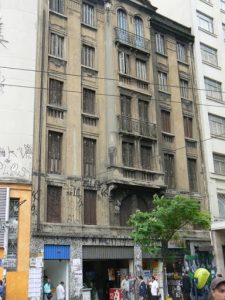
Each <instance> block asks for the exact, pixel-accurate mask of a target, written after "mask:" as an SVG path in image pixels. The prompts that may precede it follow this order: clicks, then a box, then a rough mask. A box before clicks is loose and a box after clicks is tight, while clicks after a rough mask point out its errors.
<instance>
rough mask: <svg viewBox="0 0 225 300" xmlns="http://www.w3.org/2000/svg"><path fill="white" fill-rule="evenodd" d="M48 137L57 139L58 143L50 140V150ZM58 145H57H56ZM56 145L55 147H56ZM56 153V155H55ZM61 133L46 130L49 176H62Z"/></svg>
mask: <svg viewBox="0 0 225 300" xmlns="http://www.w3.org/2000/svg"><path fill="white" fill-rule="evenodd" d="M50 135H52V136H54V138H56V137H57V138H58V141H56V140H54V141H53V140H51V142H52V145H51V148H50ZM57 143H58V144H57ZM56 144H57V147H56ZM56 152H58V153H56ZM62 153H63V133H62V132H58V131H54V130H48V155H47V158H48V173H49V174H62V158H63V154H62Z"/></svg>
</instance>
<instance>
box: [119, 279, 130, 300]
mask: <svg viewBox="0 0 225 300" xmlns="http://www.w3.org/2000/svg"><path fill="white" fill-rule="evenodd" d="M121 289H122V298H123V299H128V296H129V290H130V286H129V280H128V276H124V278H123V280H122V281H121Z"/></svg>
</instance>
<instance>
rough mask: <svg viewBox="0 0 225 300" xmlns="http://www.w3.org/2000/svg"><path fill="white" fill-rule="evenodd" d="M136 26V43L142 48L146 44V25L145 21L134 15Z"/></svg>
mask: <svg viewBox="0 0 225 300" xmlns="http://www.w3.org/2000/svg"><path fill="white" fill-rule="evenodd" d="M134 26H135V34H136V45H137V46H138V47H140V48H143V46H144V39H143V37H144V26H143V21H142V19H141V18H140V17H137V16H136V17H134Z"/></svg>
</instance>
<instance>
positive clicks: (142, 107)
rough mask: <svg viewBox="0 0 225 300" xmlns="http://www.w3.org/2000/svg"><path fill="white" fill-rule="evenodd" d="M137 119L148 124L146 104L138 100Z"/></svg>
mask: <svg viewBox="0 0 225 300" xmlns="http://www.w3.org/2000/svg"><path fill="white" fill-rule="evenodd" d="M138 110H139V119H140V121H143V122H148V102H147V101H143V100H139V101H138Z"/></svg>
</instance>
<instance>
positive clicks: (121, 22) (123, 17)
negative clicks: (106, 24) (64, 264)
mask: <svg viewBox="0 0 225 300" xmlns="http://www.w3.org/2000/svg"><path fill="white" fill-rule="evenodd" d="M117 27H118V37H119V39H120V41H123V42H128V32H127V14H126V12H125V11H124V10H123V9H119V10H118V11H117Z"/></svg>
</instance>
